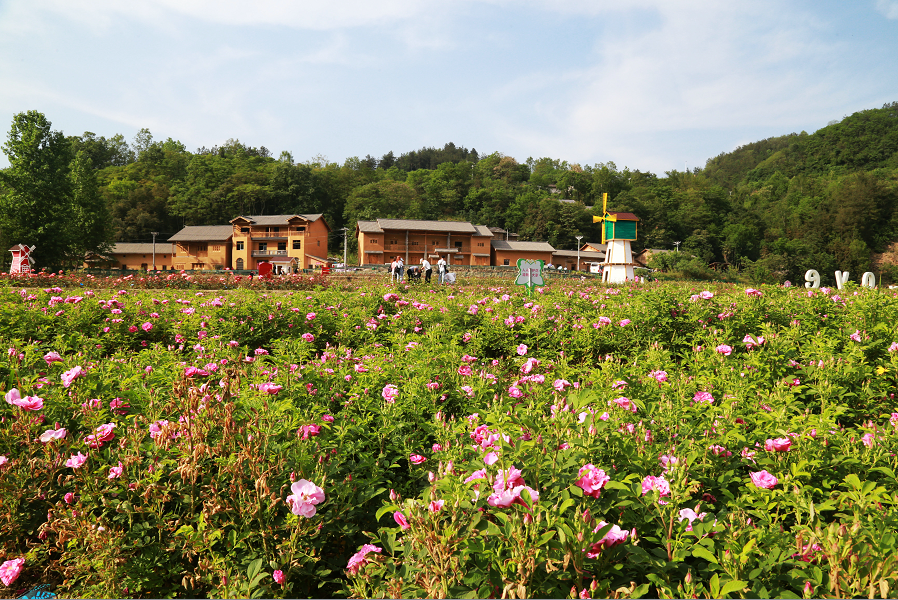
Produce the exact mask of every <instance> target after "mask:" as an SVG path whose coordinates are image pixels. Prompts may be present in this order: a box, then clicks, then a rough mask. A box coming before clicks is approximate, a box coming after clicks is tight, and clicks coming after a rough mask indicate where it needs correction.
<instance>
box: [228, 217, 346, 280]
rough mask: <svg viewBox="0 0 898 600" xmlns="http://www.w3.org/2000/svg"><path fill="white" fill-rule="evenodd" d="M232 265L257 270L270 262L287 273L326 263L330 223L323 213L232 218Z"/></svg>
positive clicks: (238, 268) (239, 268)
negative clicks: (263, 263)
mask: <svg viewBox="0 0 898 600" xmlns="http://www.w3.org/2000/svg"><path fill="white" fill-rule="evenodd" d="M230 230H231V234H232V236H233V237H232V241H233V263H232V264H231V268H233V269H237V270H242V269H252V270H255V269H258V268H259V263H260V262H269V263H272V265H273V266H275V267H276V270H278V269H279V270H282V271H284V272H289V271H293V270H295V269H310V268H313V267H320V266H323V265H326V264H327V241H328V235H329V233H330V230H331V228H330V225H328V224H327V221H325V220H324V217H323V216H322V215H321V214H311V215H257V216H240V217H236V218H234V219H231V226H230Z"/></svg>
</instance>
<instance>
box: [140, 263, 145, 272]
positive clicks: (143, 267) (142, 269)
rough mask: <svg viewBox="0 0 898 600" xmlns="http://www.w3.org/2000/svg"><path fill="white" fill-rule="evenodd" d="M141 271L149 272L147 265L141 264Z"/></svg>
mask: <svg viewBox="0 0 898 600" xmlns="http://www.w3.org/2000/svg"><path fill="white" fill-rule="evenodd" d="M140 270H141V271H146V270H147V263H141V264H140Z"/></svg>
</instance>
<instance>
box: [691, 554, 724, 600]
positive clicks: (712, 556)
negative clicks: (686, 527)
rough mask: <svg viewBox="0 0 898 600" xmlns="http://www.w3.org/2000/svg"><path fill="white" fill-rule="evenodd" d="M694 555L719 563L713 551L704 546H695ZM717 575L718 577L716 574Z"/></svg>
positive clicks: (715, 595)
mask: <svg viewBox="0 0 898 600" xmlns="http://www.w3.org/2000/svg"><path fill="white" fill-rule="evenodd" d="M692 556H694V557H696V558H703V559H705V560H706V561H708V562H712V563H714V564H715V565H716V564H718V563H717V557H716V556H714V555H713V554H711V552H710V551H709V550H708V549H707V548H705V547H704V546H695V547H694V548H693V549H692ZM715 577H716V575H715ZM711 595H712V596H714V597H715V598H719V597H720V596H719V594H716V593H712V594H711Z"/></svg>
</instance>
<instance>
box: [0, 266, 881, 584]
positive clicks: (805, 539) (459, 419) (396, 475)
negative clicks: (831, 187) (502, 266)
mask: <svg viewBox="0 0 898 600" xmlns="http://www.w3.org/2000/svg"><path fill="white" fill-rule="evenodd" d="M164 281H165V282H167V283H164V284H162V287H163V288H165V289H151V288H152V287H153V284H154V282H147V281H144V283H143V284H141V283H140V282H139V281H134V280H127V279H124V278H123V279H120V280H118V281H117V282H116V283H117V284H119V285H117V286H116V287H101V286H96V285H92V283H91V281H89V280H84V279H83V278H82V279H66V278H65V277H64V276H63V277H58V278H56V279H55V280H52V281H50V280H48V281H46V282H45V281H41V282H40V283H41V284H42V285H45V286H46V287H27V288H23V287H20V285H18V283H19V282H16V281H10V280H9V279H8V278H5V279H4V280H3V281H0V285H2V286H5V287H0V336H2V339H0V342H2V343H3V344H4V345H3V346H2V348H3V350H4V352H3V358H2V359H0V383H2V386H3V387H2V389H0V393H2V394H3V395H4V397H5V401H2V402H0V421H2V422H0V503H2V507H3V510H2V511H0V597H15V596H16V595H17V594H20V593H22V592H23V591H25V590H27V589H30V588H31V587H32V586H34V585H36V584H41V583H46V584H49V585H51V586H53V590H54V591H55V592H56V593H57V594H59V595H61V596H64V597H65V596H80V597H309V596H311V597H329V596H336V597H345V596H353V597H480V598H485V597H496V598H498V597H518V598H522V597H556V598H557V597H579V598H587V597H618V598H620V597H640V596H648V597H781V598H788V597H799V598H800V597H821V596H834V597H857V596H863V597H868V596H869V597H895V596H896V595H898V589H896V588H898V537H896V532H898V510H896V493H898V481H896V474H895V471H896V469H898V466H896V462H898V461H896V456H895V452H896V448H898V431H896V428H898V412H894V411H896V410H898V409H896V402H895V399H894V393H895V385H896V381H898V331H896V325H895V324H896V323H898V298H896V296H895V295H894V294H893V293H891V292H887V291H885V290H883V291H872V290H866V289H861V288H853V287H850V286H849V288H848V289H845V290H838V291H837V290H829V289H825V288H823V289H817V290H808V289H804V288H784V287H772V286H771V287H763V288H761V289H759V290H755V289H747V290H746V289H745V288H744V287H736V286H718V287H712V288H709V289H703V288H695V289H693V288H691V287H689V286H684V285H674V284H645V285H638V286H634V287H615V288H606V287H597V286H595V285H594V283H592V282H565V283H554V282H553V283H552V284H551V285H550V286H548V287H546V288H542V289H541V290H538V291H539V293H535V294H533V296H532V297H528V296H526V295H522V294H521V293H520V291H519V290H517V289H514V287H513V286H510V285H507V282H494V284H493V285H479V286H473V285H470V286H458V287H454V288H441V289H435V290H430V289H427V288H424V287H421V286H408V287H405V286H403V287H398V288H396V287H387V286H383V285H379V284H374V283H366V284H360V285H355V284H352V283H351V282H350V283H345V284H341V285H331V286H327V287H326V286H321V285H320V281H319V282H316V281H315V280H314V279H308V278H306V280H303V281H302V282H296V283H295V284H284V285H281V288H282V289H261V288H259V287H256V286H258V285H264V284H259V283H254V284H252V285H251V286H250V285H248V284H247V282H243V284H242V285H233V280H229V281H225V280H224V279H222V281H221V282H219V284H216V285H212V286H210V287H214V288H216V289H200V284H198V283H197V282H196V281H186V280H184V279H183V278H179V277H175V278H174V279H166V280H164ZM34 283H35V282H32V285H34ZM156 283H163V282H161V281H159V282H156ZM7 349H8V350H7Z"/></svg>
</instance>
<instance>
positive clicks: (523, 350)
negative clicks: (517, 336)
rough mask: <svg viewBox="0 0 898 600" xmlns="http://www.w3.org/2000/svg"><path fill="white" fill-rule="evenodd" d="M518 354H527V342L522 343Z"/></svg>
mask: <svg viewBox="0 0 898 600" xmlns="http://www.w3.org/2000/svg"><path fill="white" fill-rule="evenodd" d="M516 352H517V353H518V356H524V355H525V354H527V344H520V345H519V346H518V348H517V350H516Z"/></svg>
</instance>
